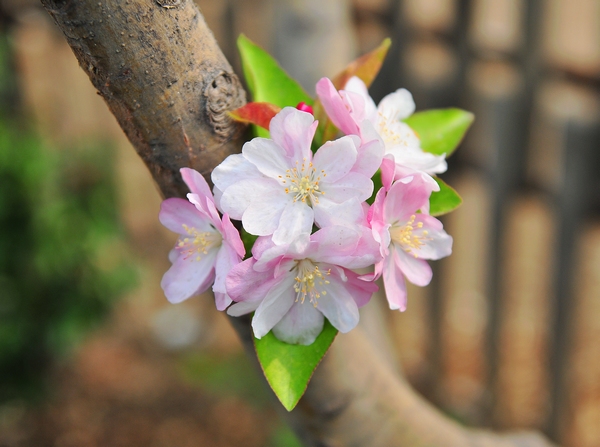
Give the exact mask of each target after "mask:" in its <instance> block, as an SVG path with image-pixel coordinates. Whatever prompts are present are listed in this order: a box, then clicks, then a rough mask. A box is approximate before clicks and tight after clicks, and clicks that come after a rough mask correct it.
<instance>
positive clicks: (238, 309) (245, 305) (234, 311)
mask: <svg viewBox="0 0 600 447" xmlns="http://www.w3.org/2000/svg"><path fill="white" fill-rule="evenodd" d="M259 305H260V301H241V302H239V303H234V304H233V306H230V307H229V309H227V315H231V316H232V317H241V316H242V315H246V314H249V313H250V312H254V311H255V310H256V308H257V307H258V306H259Z"/></svg>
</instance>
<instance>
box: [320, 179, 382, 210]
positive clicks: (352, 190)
mask: <svg viewBox="0 0 600 447" xmlns="http://www.w3.org/2000/svg"><path fill="white" fill-rule="evenodd" d="M327 180H328V182H327V183H325V182H323V183H321V190H322V191H323V192H324V193H325V196H326V198H327V199H329V200H331V201H332V202H336V203H342V202H345V201H346V200H349V199H352V198H357V199H358V200H360V201H363V200H367V199H368V198H369V197H371V194H373V181H372V180H371V179H370V178H369V177H367V176H365V175H363V174H359V173H358V172H349V173H348V174H347V175H345V176H344V177H343V178H341V179H339V180H338V181H337V182H335V183H329V179H327ZM319 200H321V199H319Z"/></svg>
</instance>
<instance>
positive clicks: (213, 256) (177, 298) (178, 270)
mask: <svg viewBox="0 0 600 447" xmlns="http://www.w3.org/2000/svg"><path fill="white" fill-rule="evenodd" d="M181 175H182V177H183V180H184V181H185V183H186V184H187V186H188V187H189V189H190V191H191V192H190V193H189V194H188V195H187V197H188V200H184V199H179V198H171V199H167V200H165V201H163V203H162V205H161V209H160V213H159V219H160V222H161V223H162V224H163V225H164V226H165V227H167V228H168V229H169V230H171V231H173V232H175V233H177V234H179V235H180V236H179V239H178V240H177V243H176V244H175V248H173V250H171V253H170V254H169V259H170V260H171V262H172V264H173V265H172V266H171V268H170V269H169V270H168V271H167V272H166V273H165V274H164V276H163V278H162V281H161V286H162V288H163V290H164V292H165V296H166V297H167V299H168V300H169V301H171V302H172V303H179V302H181V301H184V300H186V299H187V298H189V297H191V296H193V295H197V294H200V293H202V292H204V291H206V290H208V288H209V287H210V286H211V284H213V283H214V285H213V292H214V294H215V302H216V306H217V309H218V310H224V309H225V308H226V307H227V306H228V305H229V304H231V299H230V298H229V296H228V295H227V290H226V288H225V278H226V276H227V274H228V273H229V271H230V270H231V268H232V267H233V266H234V265H236V264H238V263H239V262H241V259H242V257H243V256H244V254H245V251H244V246H243V244H242V241H241V239H240V235H239V233H238V231H237V229H236V228H235V227H234V226H233V225H232V223H231V221H230V220H229V217H228V216H227V214H224V215H223V219H221V218H220V217H219V213H218V212H217V209H216V208H215V204H214V199H213V196H212V193H211V192H210V188H209V186H208V184H207V183H206V180H204V178H203V177H202V175H200V174H199V173H198V172H197V171H195V170H193V169H189V168H182V169H181Z"/></svg>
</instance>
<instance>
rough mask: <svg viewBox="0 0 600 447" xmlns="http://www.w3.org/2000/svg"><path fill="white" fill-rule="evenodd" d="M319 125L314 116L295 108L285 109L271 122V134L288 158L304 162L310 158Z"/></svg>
mask: <svg viewBox="0 0 600 447" xmlns="http://www.w3.org/2000/svg"><path fill="white" fill-rule="evenodd" d="M317 125H318V122H317V121H315V117H314V116H313V115H312V114H310V113H307V112H302V111H300V110H298V109H296V108H294V107H284V108H283V110H282V111H281V112H279V113H278V114H277V115H275V116H274V117H273V119H272V120H271V124H270V126H269V132H270V134H271V138H272V139H273V141H274V142H275V143H277V144H278V145H279V146H281V147H282V148H283V149H285V151H286V154H287V156H288V157H290V158H294V159H297V160H302V158H304V157H307V158H308V157H309V156H310V145H311V143H312V140H313V137H314V135H315V131H316V130H317Z"/></svg>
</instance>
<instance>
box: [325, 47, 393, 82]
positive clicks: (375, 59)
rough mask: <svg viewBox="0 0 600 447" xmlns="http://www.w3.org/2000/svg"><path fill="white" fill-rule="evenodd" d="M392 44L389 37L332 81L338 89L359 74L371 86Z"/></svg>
mask: <svg viewBox="0 0 600 447" xmlns="http://www.w3.org/2000/svg"><path fill="white" fill-rule="evenodd" d="M391 44H392V41H391V40H390V38H389V37H388V38H386V39H384V40H383V42H381V45H379V46H378V47H377V48H375V49H374V50H373V51H371V52H369V53H367V54H364V55H362V56H361V57H359V58H358V59H356V60H355V61H354V62H351V63H350V65H348V66H347V67H346V69H345V70H344V71H342V72H341V73H340V74H338V75H337V76H336V77H335V78H333V80H332V82H333V85H335V88H337V89H338V90H339V89H342V88H344V86H345V85H346V82H348V79H350V78H351V77H352V76H357V77H358V78H360V79H361V80H362V81H363V82H364V83H365V84H366V85H367V87H369V86H370V85H371V83H372V82H373V80H374V79H375V77H376V76H377V74H378V73H379V70H380V69H381V65H382V64H383V60H384V59H385V56H386V55H387V52H388V50H389V48H390V45H391Z"/></svg>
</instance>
